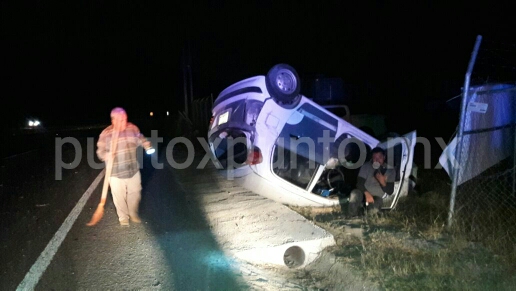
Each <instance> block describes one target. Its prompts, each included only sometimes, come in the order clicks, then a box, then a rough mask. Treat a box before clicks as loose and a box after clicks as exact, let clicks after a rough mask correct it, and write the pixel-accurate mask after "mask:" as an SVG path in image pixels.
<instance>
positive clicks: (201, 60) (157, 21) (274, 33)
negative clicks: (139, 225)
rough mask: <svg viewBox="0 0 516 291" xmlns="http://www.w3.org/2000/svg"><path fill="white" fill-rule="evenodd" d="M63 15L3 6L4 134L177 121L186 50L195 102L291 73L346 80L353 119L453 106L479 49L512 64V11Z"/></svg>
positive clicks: (213, 4)
mask: <svg viewBox="0 0 516 291" xmlns="http://www.w3.org/2000/svg"><path fill="white" fill-rule="evenodd" d="M69 2H70V3H64V4H63V3H59V4H58V3H49V2H48V1H37V2H36V1H34V2H33V3H22V2H20V1H11V2H6V1H2V3H1V4H0V5H1V6H0V10H1V12H0V16H1V18H0V21H1V38H2V48H3V49H2V50H3V53H2V58H1V63H0V67H1V80H2V86H1V89H0V90H1V91H0V94H1V96H2V100H3V102H4V104H3V106H2V107H3V112H4V114H3V117H8V119H9V121H10V122H11V123H13V122H15V121H16V122H17V120H20V119H23V118H25V117H27V116H29V115H34V116H38V117H40V118H41V119H42V120H43V121H45V120H48V122H47V124H48V123H54V124H57V123H65V124H74V123H85V122H90V121H91V122H97V121H102V122H106V121H108V116H109V111H110V109H111V108H113V107H114V106H123V107H125V108H126V109H127V110H128V113H129V115H130V117H131V115H132V116H139V115H144V114H148V112H149V111H151V110H153V111H158V110H170V111H177V110H178V109H179V108H181V107H182V106H183V105H182V100H183V94H184V93H183V77H182V67H181V52H182V49H183V48H185V47H189V48H190V52H191V56H192V57H191V59H192V76H193V92H194V96H195V97H203V96H207V95H209V94H210V93H213V94H214V96H216V95H217V94H218V93H219V92H220V91H221V90H223V89H224V88H225V87H227V86H229V85H231V84H232V83H234V82H236V81H239V80H242V79H244V78H247V77H250V76H254V75H260V74H266V73H267V71H268V69H269V68H270V67H272V66H273V65H274V64H277V63H288V64H290V65H292V66H293V67H294V68H296V70H297V71H298V72H299V74H300V75H301V77H302V78H303V79H302V81H306V83H303V85H304V87H303V88H305V89H304V90H306V88H308V87H307V84H308V83H309V80H310V78H312V77H313V76H315V75H316V74H323V75H325V76H328V77H341V78H343V80H344V82H345V84H346V86H349V87H350V88H354V91H353V92H354V94H353V96H352V99H353V102H355V103H356V104H357V107H355V108H361V107H360V106H359V105H367V106H369V108H370V109H371V111H375V112H381V113H387V114H391V115H395V116H400V115H403V116H417V115H419V114H421V113H422V112H423V111H425V110H427V111H428V110H429V109H428V108H429V106H428V104H430V103H432V102H433V103H436V102H437V103H438V102H439V101H440V102H442V101H443V100H446V99H449V98H451V97H453V96H455V95H457V94H459V93H460V87H461V86H462V85H463V80H464V73H465V71H466V68H467V64H468V60H469V57H470V54H471V51H472V49H473V45H474V42H475V38H476V36H477V35H479V34H480V35H482V36H483V38H484V43H487V44H489V43H490V42H492V43H494V44H497V43H498V42H500V41H501V42H503V43H504V45H505V44H507V46H504V47H503V48H504V50H501V51H509V52H508V53H504V55H503V56H502V57H500V58H501V59H502V61H503V60H507V58H508V57H507V55H512V54H514V52H516V48H514V51H512V52H511V48H513V47H512V45H510V44H511V43H516V41H514V36H515V34H514V33H513V32H514V28H513V27H514V25H513V23H511V19H510V17H512V16H510V15H509V13H510V11H512V10H511V9H509V7H503V6H496V5H494V4H490V5H489V8H487V9H486V8H484V7H477V8H458V7H457V8H454V9H452V7H454V6H453V5H450V4H428V3H427V4H410V5H402V4H399V3H400V2H396V4H394V1H390V2H389V3H387V2H385V1H379V3H373V2H370V3H369V4H360V5H357V4H356V5H354V6H351V5H349V4H346V5H344V4H340V3H341V2H345V1H240V2H236V1H235V2H223V1H203V2H202V4H200V3H201V2H198V1H195V2H192V1H190V2H188V1H185V2H188V4H177V3H176V1H167V2H163V3H173V4H162V3H159V4H158V3H156V1H146V2H143V1H86V2H81V3H77V2H78V1H69ZM244 2H245V3H246V4H243V3H244ZM417 2H419V1H417ZM407 3H409V2H407ZM464 3H465V4H467V5H471V4H472V3H473V2H464ZM455 6H456V5H455ZM187 44H189V45H187ZM487 44H486V45H487ZM507 47H508V48H509V49H508V50H507ZM480 56H481V55H479V57H480ZM497 61H500V60H499V59H498V60H497ZM511 61H512V59H511V60H509V61H507V62H502V63H504V64H505V65H506V66H507V67H509V68H512V67H513V66H516V63H511ZM509 70H511V69H509ZM489 76H491V75H489ZM513 80H514V79H513ZM303 93H305V95H309V93H310V92H306V91H304V92H303ZM8 100H9V101H13V102H14V103H15V105H10V106H8V105H7V104H6V103H5V102H6V101H8ZM375 102H376V103H375ZM373 104H377V105H373ZM362 107H364V106H362ZM430 107H431V106H430ZM363 109H364V108H361V109H357V110H363ZM414 112H416V113H414ZM434 113H435V112H434ZM428 114H432V112H428ZM8 123H9V122H8Z"/></svg>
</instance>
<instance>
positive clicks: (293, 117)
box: [208, 64, 416, 209]
mask: <svg viewBox="0 0 516 291" xmlns="http://www.w3.org/2000/svg"><path fill="white" fill-rule="evenodd" d="M212 114H213V116H212V121H211V124H210V128H209V132H208V140H209V145H210V149H211V151H212V153H213V155H214V156H215V157H216V158H217V161H218V162H219V163H220V166H221V167H222V168H224V170H223V171H224V172H225V174H227V175H228V177H229V178H234V179H235V180H237V181H238V182H240V183H241V184H242V185H243V186H244V187H246V188H248V189H249V190H251V191H253V192H256V193H258V194H260V195H263V196H265V197H268V198H270V199H273V200H276V201H278V202H280V203H283V204H286V205H292V206H312V207H321V206H334V205H339V204H341V203H344V202H345V201H346V198H347V196H348V195H349V192H350V191H351V190H352V189H353V188H354V187H355V183H356V179H357V176H358V171H359V168H360V166H361V165H362V164H363V163H364V162H366V161H368V160H369V158H370V151H371V149H372V148H374V147H376V146H380V147H382V148H384V149H386V150H387V163H389V164H390V165H391V166H393V167H394V168H395V169H396V179H395V180H396V182H395V190H394V193H393V194H392V195H391V196H389V197H388V198H387V199H384V204H383V208H384V209H392V208H394V207H395V206H396V204H397V202H398V199H399V197H401V196H404V195H406V194H407V193H408V185H409V175H410V173H411V170H412V159H413V150H414V145H415V141H416V132H415V131H413V132H410V133H409V134H407V135H405V136H401V137H396V138H392V139H389V140H388V141H386V142H383V143H380V142H379V141H378V140H377V139H375V138H374V137H372V136H370V135H368V134H367V133H365V132H363V131H361V130H360V129H358V128H356V127H355V126H353V125H352V124H350V123H348V122H346V121H345V120H343V119H342V118H340V117H338V116H336V115H334V114H333V113H331V112H330V111H328V110H326V109H325V108H324V107H323V106H320V105H318V104H317V103H315V102H313V101H312V100H310V99H309V98H307V97H305V96H303V95H301V94H300V80H299V76H298V74H297V72H296V71H295V70H294V69H293V68H292V67H291V66H289V65H287V64H278V65H276V66H274V67H272V68H271V69H270V70H269V72H268V73H267V75H266V76H263V75H262V76H255V77H252V78H248V79H245V80H243V81H240V82H238V83H236V84H233V85H231V86H230V87H228V88H226V89H225V90H224V91H222V92H221V93H220V94H219V96H218V97H217V99H216V100H215V102H214V104H213V109H212Z"/></svg>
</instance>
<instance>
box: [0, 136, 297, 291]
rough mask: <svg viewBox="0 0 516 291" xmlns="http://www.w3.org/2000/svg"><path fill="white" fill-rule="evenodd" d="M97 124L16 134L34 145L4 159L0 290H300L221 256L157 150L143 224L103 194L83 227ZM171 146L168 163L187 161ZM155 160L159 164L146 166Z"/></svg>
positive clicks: (89, 204) (95, 195) (94, 182)
mask: <svg viewBox="0 0 516 291" xmlns="http://www.w3.org/2000/svg"><path fill="white" fill-rule="evenodd" d="M100 130H101V129H99V128H83V129H81V130H72V131H67V132H64V131H63V132H60V131H59V130H54V131H52V132H45V133H41V135H38V136H37V138H36V139H35V138H34V136H29V137H18V138H19V140H20V141H23V142H26V143H27V142H31V141H34V143H33V147H32V148H31V147H30V146H29V147H25V148H23V151H20V152H18V153H16V154H12V155H10V156H9V157H7V158H4V159H3V161H2V185H1V187H0V189H1V194H0V205H1V209H0V218H1V222H0V261H1V262H2V268H1V271H0V290H86V289H88V290H107V289H109V290H127V289H137V290H153V289H158V290H249V289H256V290H278V289H283V290H299V289H303V287H302V285H301V283H298V282H296V280H294V279H292V278H290V279H284V278H283V277H281V276H279V275H280V274H278V273H276V272H275V271H274V270H272V271H271V270H263V269H257V268H256V267H255V266H252V265H246V264H243V263H242V262H239V261H237V260H235V259H234V258H232V257H231V256H229V255H228V254H227V252H226V251H225V250H224V248H223V246H220V245H218V243H217V240H216V239H215V236H214V234H213V233H212V226H210V223H209V222H208V221H206V218H205V217H204V216H203V215H202V214H201V213H202V210H201V209H200V207H201V206H200V205H199V203H198V201H199V200H198V199H194V198H193V196H192V195H190V194H191V193H189V189H188V188H189V187H188V186H187V185H186V186H185V184H184V183H181V181H179V179H180V178H179V175H178V173H177V169H174V168H172V167H171V165H170V163H168V162H165V161H164V159H165V155H164V151H163V150H162V149H158V154H159V153H160V152H161V154H159V155H155V156H153V157H150V156H144V155H143V156H142V165H143V168H142V170H141V173H142V186H143V191H142V202H141V204H140V214H141V217H142V220H143V223H142V224H131V226H130V227H129V228H127V227H121V226H120V225H119V223H118V219H117V216H116V212H115V208H114V205H113V202H112V199H111V197H110V196H108V197H109V198H108V201H107V204H106V206H105V214H104V217H103V219H102V220H101V221H100V222H99V223H98V224H97V225H95V226H93V227H88V226H86V223H87V222H88V221H89V220H90V219H91V216H92V214H93V212H94V211H95V209H96V208H97V205H98V202H99V201H100V195H101V188H102V181H103V169H102V168H101V167H92V164H94V163H98V159H96V157H95V155H94V152H93V151H92V149H94V147H91V146H90V148H88V143H90V145H94V144H95V142H96V137H97V136H98V134H99V132H100ZM64 137H73V138H74V139H76V140H77V141H78V144H80V145H81V147H82V150H81V151H77V146H74V145H72V143H66V144H64V143H63V139H62V138H64ZM69 140H70V139H69ZM174 150H175V151H174V153H173V156H174V157H175V161H176V162H178V163H182V162H185V161H186V155H185V154H184V153H185V151H184V149H181V148H180V147H179V146H177V147H175V148H174ZM77 154H80V156H81V159H80V163H78V164H77V165H76V166H75V165H74V163H75V162H76V161H77V160H76V159H77V158H78V156H79V155H77ZM201 154H202V153H201ZM153 159H154V162H159V163H160V164H163V165H164V167H163V168H162V169H158V168H156V167H155V166H153V164H152V163H153ZM99 164H100V163H99ZM56 165H58V166H56ZM59 165H61V167H59ZM194 166H195V164H194ZM62 167H69V169H61V168H62ZM181 177H182V178H181V179H184V178H185V177H184V173H183V176H181ZM188 180H189V181H190V182H189V183H196V181H203V176H202V175H199V176H198V177H197V176H192V177H189V179H188ZM214 187H216V185H214ZM244 194H245V193H244Z"/></svg>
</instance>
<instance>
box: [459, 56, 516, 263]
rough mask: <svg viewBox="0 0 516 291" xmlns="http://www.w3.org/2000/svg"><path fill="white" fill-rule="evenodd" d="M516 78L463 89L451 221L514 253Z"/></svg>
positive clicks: (470, 234)
mask: <svg viewBox="0 0 516 291" xmlns="http://www.w3.org/2000/svg"><path fill="white" fill-rule="evenodd" d="M480 52H482V53H484V55H483V57H485V56H486V55H487V56H489V55H490V54H489V53H490V52H489V50H485V51H480ZM514 52H516V47H515V50H514ZM479 56H480V55H479ZM506 65H509V64H506ZM513 69H514V68H513ZM482 72H486V71H482ZM491 76H494V75H491ZM514 80H515V79H513V82H512V83H511V82H509V81H504V82H494V83H484V84H482V85H474V86H471V87H468V86H466V85H465V87H464V88H467V89H465V90H468V91H467V94H463V98H464V99H465V100H463V102H462V107H461V119H460V123H459V130H458V133H457V137H456V139H455V140H454V141H456V142H457V146H456V153H455V159H456V163H457V165H458V166H456V168H455V171H454V178H455V179H456V180H455V181H454V185H452V188H453V189H452V195H451V199H452V200H451V201H450V221H449V226H452V227H453V228H454V229H457V230H460V231H461V233H463V234H465V235H466V236H467V238H468V239H469V240H470V241H478V242H483V243H485V244H487V245H489V246H491V247H494V248H495V249H496V251H497V252H500V253H506V252H510V253H511V254H515V253H516V159H515V156H516V85H515V83H514ZM465 84H467V82H465ZM465 90H463V91H465ZM452 217H453V219H452Z"/></svg>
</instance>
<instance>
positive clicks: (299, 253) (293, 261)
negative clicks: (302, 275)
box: [283, 246, 305, 268]
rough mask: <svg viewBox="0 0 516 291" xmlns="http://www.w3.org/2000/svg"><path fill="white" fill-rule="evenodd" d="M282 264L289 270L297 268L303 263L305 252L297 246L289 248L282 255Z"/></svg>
mask: <svg viewBox="0 0 516 291" xmlns="http://www.w3.org/2000/svg"><path fill="white" fill-rule="evenodd" d="M283 262H284V263H285V265H286V266H287V267H289V268H297V267H299V266H301V265H303V263H304V262H305V251H303V249H302V248H300V247H298V246H291V247H289V248H288V249H287V250H286V251H285V254H283Z"/></svg>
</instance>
